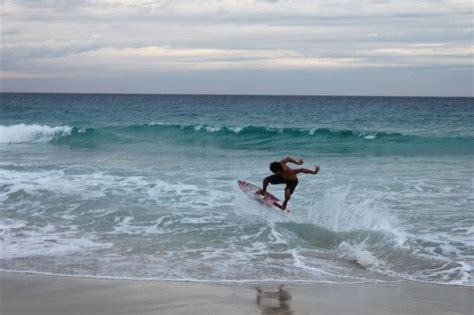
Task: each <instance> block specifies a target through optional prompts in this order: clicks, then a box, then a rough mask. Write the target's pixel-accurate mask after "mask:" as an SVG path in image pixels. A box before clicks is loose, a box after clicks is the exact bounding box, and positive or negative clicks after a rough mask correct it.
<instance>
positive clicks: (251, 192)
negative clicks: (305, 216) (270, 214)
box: [237, 180, 290, 212]
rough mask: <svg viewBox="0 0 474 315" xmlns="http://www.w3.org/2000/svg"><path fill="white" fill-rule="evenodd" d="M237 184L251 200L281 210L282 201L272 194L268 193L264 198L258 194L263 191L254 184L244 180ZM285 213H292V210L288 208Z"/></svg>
mask: <svg viewBox="0 0 474 315" xmlns="http://www.w3.org/2000/svg"><path fill="white" fill-rule="evenodd" d="M237 183H238V184H239V187H240V189H242V191H243V192H244V193H245V194H246V195H247V196H249V197H250V198H252V199H255V200H257V201H258V202H261V203H263V204H264V205H266V206H267V207H270V208H273V209H277V210H280V211H282V210H281V204H282V202H281V200H280V199H278V198H277V197H275V196H273V195H272V194H270V193H268V192H267V193H266V194H265V195H264V196H262V195H260V194H257V192H258V191H259V190H260V189H261V188H259V187H257V186H255V185H253V184H250V183H247V182H245V181H243V180H239V181H237ZM285 211H287V212H290V210H289V209H288V208H287V209H286V210H285Z"/></svg>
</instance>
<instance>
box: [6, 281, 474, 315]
mask: <svg viewBox="0 0 474 315" xmlns="http://www.w3.org/2000/svg"><path fill="white" fill-rule="evenodd" d="M258 286H260V288H261V292H258V291H257V287H258ZM279 286H280V284H279V283H263V284H262V283H260V284H248V283H247V284H210V283H190V282H159V281H127V280H107V279H92V278H74V277H61V276H49V275H36V274H20V273H0V294H1V303H0V313H1V314H2V315H16V314H472V312H473V305H474V304H473V300H474V288H472V287H462V286H445V285H435V284H423V283H415V282H395V283H365V284H329V283H319V284H311V285H309V284H294V283H286V284H284V286H283V288H282V289H281V290H279Z"/></svg>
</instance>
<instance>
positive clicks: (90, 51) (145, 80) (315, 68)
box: [0, 0, 474, 96]
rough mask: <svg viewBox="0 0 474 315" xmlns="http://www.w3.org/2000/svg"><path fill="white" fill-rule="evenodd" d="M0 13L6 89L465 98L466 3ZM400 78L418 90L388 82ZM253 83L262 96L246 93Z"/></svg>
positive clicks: (60, 8) (64, 4) (110, 6)
mask: <svg viewBox="0 0 474 315" xmlns="http://www.w3.org/2000/svg"><path fill="white" fill-rule="evenodd" d="M0 10H1V12H2V13H1V15H2V16H1V33H0V36H1V50H0V52H1V55H0V58H1V59H0V61H1V73H0V74H1V89H2V90H3V91H20V90H31V91H47V90H48V91H49V90H54V91H71V92H74V91H80V92H85V91H88V90H90V91H91V92H104V91H106V92H120V91H123V86H124V84H125V81H124V80H125V78H126V81H127V86H128V89H127V90H126V92H134V91H136V92H150V93H160V92H168V93H176V92H178V93H186V92H190V93H225V92H226V91H230V92H237V93H269V94H298V93H303V94H327V93H330V94H346V93H351V94H378V95H387V94H399V93H401V94H409V95H419V94H425V95H426V94H428V95H467V96H469V95H471V96H472V95H473V94H474V93H473V90H472V83H473V75H472V73H473V56H474V44H473V36H474V27H473V22H472V20H473V11H472V10H473V7H472V2H471V1H459V0H432V1H426V0H425V1H423V0H422V1H417V2H415V3H414V2H412V1H406V0H399V1H392V0H362V1H358V2H357V3H354V2H353V1H346V0H330V1H312V0H300V1H297V0H280V1H264V0H242V1H236V0H220V1H219V0H212V1H211V0H202V1H192V0H188V1H186V0H174V1H165V0H161V1H132V0H121V1H111V0H104V1H92V0H88V1H87V0H73V1H53V0H49V1H28V0H22V1H9V0H5V1H3V2H2V3H1V4H0ZM414 73H416V74H415V75H414ZM404 76H405V77H406V79H407V80H412V82H413V84H415V83H416V82H418V80H419V79H420V78H422V80H424V81H425V82H424V83H423V84H421V85H420V86H419V87H417V86H412V87H408V86H404V84H406V83H404V82H399V83H397V82H398V81H397V80H398V79H400V78H403V77H404ZM256 77H259V78H261V79H262V80H264V81H265V82H268V83H267V84H263V85H262V88H261V90H258V89H257V90H255V87H252V88H249V85H248V82H250V81H252V80H254V79H255V78H256ZM331 77H332V78H336V79H339V81H341V79H343V80H342V81H348V78H352V80H359V81H360V80H362V82H365V85H361V82H359V83H358V84H356V85H354V87H353V90H351V89H348V88H347V87H343V85H342V84H344V83H343V82H337V81H336V80H332V81H333V83H332V85H328V83H327V81H328V79H330V78H331ZM415 77H416V78H415ZM166 78H168V81H169V82H167V83H166V84H163V82H164V81H166ZM190 78H196V79H199V80H205V81H206V80H207V81H209V84H207V85H206V84H203V82H199V83H196V82H195V83H193V81H192V80H191V79H190ZM277 79H278V80H277ZM170 80H171V81H170ZM173 80H174V81H173ZM276 80H277V81H276ZM308 80H312V81H313V82H314V83H315V84H314V85H313V86H310V85H308V84H307V81H308ZM364 80H365V81H364ZM172 81H173V82H174V85H173V82H172ZM84 82H87V84H85V85H84ZM150 82H155V83H159V84H158V86H157V85H155V84H152V83H150ZM160 82H161V83H160ZM239 82H240V83H239ZM349 82H350V81H349ZM216 83H219V84H217V86H216ZM226 84H227V85H228V86H226ZM394 84H398V86H394ZM440 86H441V87H442V89H441V90H440ZM303 87H304V88H303ZM323 87H325V88H323ZM361 87H362V88H361ZM357 88H361V89H360V90H357ZM134 89H135V90H134ZM359 91H360V92H359Z"/></svg>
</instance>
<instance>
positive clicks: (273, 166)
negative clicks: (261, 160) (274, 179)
mask: <svg viewBox="0 0 474 315" xmlns="http://www.w3.org/2000/svg"><path fill="white" fill-rule="evenodd" d="M281 170H283V166H281V163H280V162H272V163H271V164H270V171H272V172H273V173H278V172H279V171H281Z"/></svg>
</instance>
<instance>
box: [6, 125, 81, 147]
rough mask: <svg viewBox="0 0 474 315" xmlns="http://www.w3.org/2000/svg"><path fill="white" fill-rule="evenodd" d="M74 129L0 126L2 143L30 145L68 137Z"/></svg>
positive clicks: (40, 126)
mask: <svg viewBox="0 0 474 315" xmlns="http://www.w3.org/2000/svg"><path fill="white" fill-rule="evenodd" d="M71 131H72V127H69V126H58V127H50V126H47V125H38V124H32V125H25V124H18V125H11V126H4V125H0V143H29V142H34V143H37V142H48V141H51V140H52V139H54V138H58V137H63V136H68V135H70V134H71Z"/></svg>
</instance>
